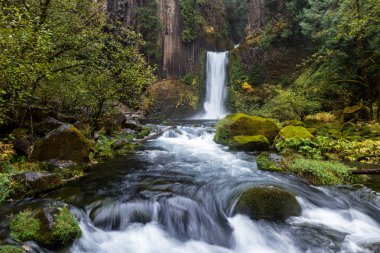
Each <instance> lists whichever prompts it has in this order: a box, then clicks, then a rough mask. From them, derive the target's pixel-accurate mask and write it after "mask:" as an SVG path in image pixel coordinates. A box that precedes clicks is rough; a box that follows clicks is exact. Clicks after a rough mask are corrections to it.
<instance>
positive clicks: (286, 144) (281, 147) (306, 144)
mask: <svg viewBox="0 0 380 253" xmlns="http://www.w3.org/2000/svg"><path fill="white" fill-rule="evenodd" d="M327 145H328V144H327V138H326V137H317V138H315V139H310V138H307V139H304V138H287V139H281V140H280V141H279V142H278V143H277V144H276V149H277V150H278V151H279V152H282V153H289V152H296V153H298V154H301V155H302V156H304V157H306V158H311V159H321V158H322V157H323V153H324V152H326V151H329V149H327V150H326V148H327V147H326V146H327Z"/></svg>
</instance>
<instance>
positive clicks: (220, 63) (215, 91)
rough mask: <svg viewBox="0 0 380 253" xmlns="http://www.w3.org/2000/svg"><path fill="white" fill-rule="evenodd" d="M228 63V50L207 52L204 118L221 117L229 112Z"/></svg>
mask: <svg viewBox="0 0 380 253" xmlns="http://www.w3.org/2000/svg"><path fill="white" fill-rule="evenodd" d="M227 65H228V52H221V53H217V52H207V69H206V71H207V72H206V101H205V103H204V110H205V114H204V115H202V117H201V118H203V119H219V118H221V117H223V116H224V115H226V114H227V111H226V108H225V101H226V97H227V89H226V78H227Z"/></svg>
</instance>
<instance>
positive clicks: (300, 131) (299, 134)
mask: <svg viewBox="0 0 380 253" xmlns="http://www.w3.org/2000/svg"><path fill="white" fill-rule="evenodd" d="M313 137H314V136H313V135H312V134H311V133H310V132H309V131H308V130H307V129H306V128H304V127H302V126H287V127H284V128H283V129H281V130H280V132H279V134H278V136H277V137H276V140H281V139H290V138H302V139H311V138H313Z"/></svg>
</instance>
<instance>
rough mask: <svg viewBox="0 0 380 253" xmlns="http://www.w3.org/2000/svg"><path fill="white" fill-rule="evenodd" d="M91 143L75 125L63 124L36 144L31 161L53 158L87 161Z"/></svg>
mask: <svg viewBox="0 0 380 253" xmlns="http://www.w3.org/2000/svg"><path fill="white" fill-rule="evenodd" d="M89 152H90V143H89V141H88V140H87V139H86V137H84V136H83V134H82V133H81V132H79V130H78V129H76V128H75V127H74V126H73V125H63V126H61V127H59V128H58V129H55V130H53V131H51V132H50V133H49V134H47V135H46V136H45V137H44V138H42V139H41V140H39V141H37V142H36V143H35V144H34V147H33V151H32V153H31V154H30V156H29V159H30V160H31V161H48V160H51V159H58V160H71V161H75V162H87V161H88V155H89Z"/></svg>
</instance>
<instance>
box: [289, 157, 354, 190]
mask: <svg viewBox="0 0 380 253" xmlns="http://www.w3.org/2000/svg"><path fill="white" fill-rule="evenodd" d="M289 170H290V171H292V172H294V173H295V174H296V175H298V176H300V177H302V178H303V179H305V180H307V181H308V182H309V183H312V184H317V185H335V184H346V183H351V182H353V176H352V174H351V171H352V170H353V169H352V168H350V167H348V166H346V165H344V164H341V163H338V162H328V161H319V160H309V159H304V158H301V159H296V160H295V161H294V162H293V163H292V164H291V165H290V166H289Z"/></svg>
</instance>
